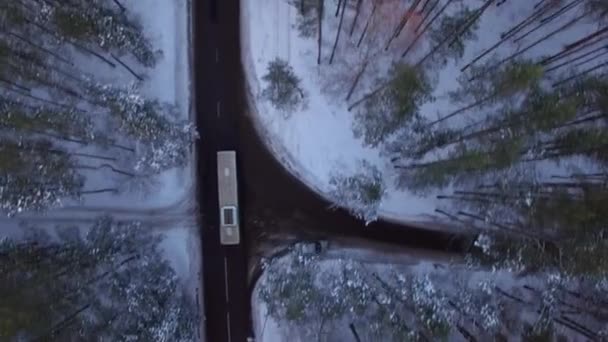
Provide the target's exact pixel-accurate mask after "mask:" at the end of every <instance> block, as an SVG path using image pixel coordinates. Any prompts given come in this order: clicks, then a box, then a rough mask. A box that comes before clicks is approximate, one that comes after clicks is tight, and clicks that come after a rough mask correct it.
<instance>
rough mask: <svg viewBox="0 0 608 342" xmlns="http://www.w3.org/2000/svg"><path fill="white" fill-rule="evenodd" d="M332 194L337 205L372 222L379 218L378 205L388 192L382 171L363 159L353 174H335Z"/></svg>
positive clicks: (332, 181) (331, 181)
mask: <svg viewBox="0 0 608 342" xmlns="http://www.w3.org/2000/svg"><path fill="white" fill-rule="evenodd" d="M329 184H330V186H331V188H332V190H331V192H330V194H331V197H332V198H333V199H334V202H335V203H336V205H337V206H340V207H344V208H346V209H347V210H349V211H350V212H351V213H352V214H353V215H355V216H356V217H357V218H359V219H361V220H364V221H365V223H366V224H367V223H370V222H372V221H375V220H377V218H378V207H379V206H380V202H381V200H382V197H383V196H384V194H385V192H386V189H385V188H386V186H385V184H384V182H383V179H382V174H381V173H380V171H379V170H378V169H377V168H376V167H375V166H373V165H371V164H370V163H369V162H367V161H365V160H363V161H360V162H359V163H358V165H357V171H356V172H355V173H354V174H352V175H343V174H337V175H333V176H332V178H331V180H330V181H329Z"/></svg>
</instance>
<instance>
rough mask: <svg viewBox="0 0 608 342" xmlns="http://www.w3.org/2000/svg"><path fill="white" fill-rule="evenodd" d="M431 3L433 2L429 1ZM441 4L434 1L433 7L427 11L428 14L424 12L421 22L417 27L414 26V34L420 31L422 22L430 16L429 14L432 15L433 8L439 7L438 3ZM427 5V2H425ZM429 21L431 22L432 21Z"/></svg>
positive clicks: (437, 0)
mask: <svg viewBox="0 0 608 342" xmlns="http://www.w3.org/2000/svg"><path fill="white" fill-rule="evenodd" d="M430 1H433V0H429V2H430ZM440 2H441V0H436V1H435V2H434V3H433V5H432V6H431V8H430V9H429V11H428V12H426V14H425V15H424V17H422V20H420V22H419V23H418V25H417V26H416V28H415V29H414V33H417V32H418V30H419V29H420V27H422V24H424V22H425V21H426V20H427V19H428V18H429V17H430V16H431V14H432V13H433V10H435V8H436V7H437V5H439V3H440ZM448 2H450V0H448ZM427 4H428V2H427ZM435 18H436V16H435V17H433V20H435ZM433 20H431V22H432V21H433Z"/></svg>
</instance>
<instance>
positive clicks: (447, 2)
mask: <svg viewBox="0 0 608 342" xmlns="http://www.w3.org/2000/svg"><path fill="white" fill-rule="evenodd" d="M440 1H441V0H438V1H437V2H436V3H435V4H438V3H439V2H440ZM452 1H453V0H447V1H446V3H445V4H444V5H443V7H441V8H440V9H439V11H438V12H437V13H435V15H434V16H433V19H431V21H429V23H428V24H427V25H426V26H425V27H424V29H423V30H422V31H420V33H418V34H417V35H416V37H415V38H414V40H413V41H412V42H411V43H410V45H408V47H407V48H406V49H405V51H403V53H402V54H401V58H403V57H405V56H406V55H407V54H408V53H409V52H410V50H411V49H412V48H413V47H414V45H416V42H418V39H420V37H422V35H423V34H424V33H425V32H426V30H428V29H429V27H431V24H432V23H433V21H435V19H437V17H439V16H440V15H441V14H442V13H443V12H444V11H445V9H446V8H447V7H448V6H449V5H450V4H451V3H452ZM429 13H430V12H429ZM422 21H424V19H422ZM421 23H422V22H421ZM418 27H420V25H419V26H418ZM416 30H418V28H416Z"/></svg>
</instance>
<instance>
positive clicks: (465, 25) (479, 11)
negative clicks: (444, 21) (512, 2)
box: [448, 0, 494, 47]
mask: <svg viewBox="0 0 608 342" xmlns="http://www.w3.org/2000/svg"><path fill="white" fill-rule="evenodd" d="M493 2H494V0H488V1H487V2H486V3H485V4H484V5H483V6H481V8H480V9H479V10H477V13H476V14H475V15H474V16H473V17H472V18H471V19H470V20H467V22H466V23H465V24H464V25H463V28H462V29H460V31H459V32H458V34H457V35H456V36H455V37H454V39H452V41H451V42H450V44H448V47H452V46H453V45H454V44H455V43H456V41H458V38H460V36H461V35H462V34H463V33H464V32H466V30H467V29H468V28H469V27H471V26H472V25H473V24H475V22H477V20H478V19H479V18H480V17H481V16H482V15H483V14H484V12H485V11H486V10H487V9H488V7H490V5H491V4H492V3H493Z"/></svg>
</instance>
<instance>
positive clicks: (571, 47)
mask: <svg viewBox="0 0 608 342" xmlns="http://www.w3.org/2000/svg"><path fill="white" fill-rule="evenodd" d="M606 32H608V27H604V28H603V29H600V30H597V31H595V32H593V33H591V34H589V35H587V36H586V37H583V38H581V39H579V40H577V41H575V42H574V43H571V44H568V45H566V46H565V47H564V49H565V50H571V49H573V48H575V47H577V46H579V45H581V44H584V43H586V42H588V41H590V40H592V39H593V38H595V37H598V36H600V35H602V34H604V33H606Z"/></svg>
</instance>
